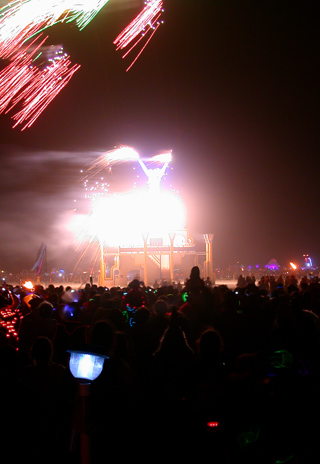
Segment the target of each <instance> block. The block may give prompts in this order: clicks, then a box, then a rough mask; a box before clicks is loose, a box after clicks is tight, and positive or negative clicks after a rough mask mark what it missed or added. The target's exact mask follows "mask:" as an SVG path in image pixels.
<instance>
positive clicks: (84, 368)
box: [69, 352, 105, 381]
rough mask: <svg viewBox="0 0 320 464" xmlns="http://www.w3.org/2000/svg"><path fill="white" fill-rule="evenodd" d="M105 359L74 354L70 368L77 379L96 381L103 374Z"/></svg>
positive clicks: (84, 354) (90, 355) (72, 354)
mask: <svg viewBox="0 0 320 464" xmlns="http://www.w3.org/2000/svg"><path fill="white" fill-rule="evenodd" d="M104 359H105V358H104V357H102V356H97V355H92V354H86V353H76V352H72V353H71V356H70V361H69V366H70V371H71V374H72V375H73V376H74V377H75V378H76V379H86V380H91V381H92V380H95V379H96V378H97V377H98V376H99V375H100V374H101V372H102V368H103V363H104Z"/></svg>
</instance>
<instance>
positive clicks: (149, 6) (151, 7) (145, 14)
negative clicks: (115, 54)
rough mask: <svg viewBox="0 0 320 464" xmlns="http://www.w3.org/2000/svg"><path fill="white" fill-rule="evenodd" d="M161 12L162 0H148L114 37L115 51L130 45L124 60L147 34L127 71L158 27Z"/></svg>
mask: <svg viewBox="0 0 320 464" xmlns="http://www.w3.org/2000/svg"><path fill="white" fill-rule="evenodd" d="M162 12H163V1H162V0H148V1H146V2H145V7H144V8H143V10H142V11H141V12H140V13H139V14H138V15H137V16H136V17H135V19H134V20H133V21H131V23H130V24H129V25H128V26H127V27H126V28H125V29H124V30H123V31H122V32H121V33H120V34H119V35H118V36H117V37H116V39H115V40H114V42H113V43H114V45H116V50H119V49H121V50H123V49H124V48H126V47H128V46H129V45H130V44H131V48H129V50H128V51H127V52H126V53H124V55H123V56H122V58H125V57H126V56H127V55H128V54H129V53H130V52H131V51H132V50H133V49H134V48H135V47H136V46H137V45H138V44H139V43H140V42H141V41H142V40H143V39H144V38H145V37H146V36H147V34H149V36H148V39H147V40H146V42H145V44H144V45H143V46H142V47H141V49H140V51H139V53H138V54H137V56H136V57H135V59H134V60H133V61H132V62H131V64H130V66H129V67H128V68H127V69H126V71H129V69H130V68H131V67H132V66H133V64H134V63H135V62H136V61H137V59H138V57H139V56H140V55H141V53H142V52H143V50H144V49H145V48H146V46H147V45H148V43H149V42H150V40H151V38H152V37H153V35H154V33H155V32H156V30H157V29H158V27H159V26H160V24H161V22H160V21H159V19H160V16H161V14H162Z"/></svg>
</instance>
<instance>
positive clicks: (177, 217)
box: [70, 189, 185, 247]
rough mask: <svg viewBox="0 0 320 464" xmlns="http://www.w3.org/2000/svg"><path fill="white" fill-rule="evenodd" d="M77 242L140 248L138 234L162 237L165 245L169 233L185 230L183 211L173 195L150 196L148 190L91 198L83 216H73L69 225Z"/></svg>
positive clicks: (179, 201) (140, 236) (179, 200)
mask: <svg viewBox="0 0 320 464" xmlns="http://www.w3.org/2000/svg"><path fill="white" fill-rule="evenodd" d="M70 227H71V229H73V230H74V232H75V234H76V233H77V237H78V240H79V241H80V242H83V241H85V240H89V241H98V242H99V243H101V244H104V245H107V246H111V247H112V246H115V247H117V246H121V247H130V246H137V247H140V246H143V238H142V232H146V231H147V232H149V237H157V238H161V237H162V238H163V244H164V245H168V244H169V237H168V234H169V232H171V231H173V230H182V229H184V227H185V209H184V205H183V202H182V200H181V199H180V197H179V196H178V195H176V194H174V193H169V192H160V193H156V194H154V195H153V194H152V192H151V191H150V190H149V189H142V190H139V191H129V192H126V193H122V194H114V195H105V196H101V197H100V196H98V197H96V198H94V199H92V203H91V212H90V214H88V215H87V216H85V215H83V216H81V217H79V215H78V216H75V217H74V221H73V223H72V224H70Z"/></svg>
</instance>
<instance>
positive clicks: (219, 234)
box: [0, 0, 320, 272]
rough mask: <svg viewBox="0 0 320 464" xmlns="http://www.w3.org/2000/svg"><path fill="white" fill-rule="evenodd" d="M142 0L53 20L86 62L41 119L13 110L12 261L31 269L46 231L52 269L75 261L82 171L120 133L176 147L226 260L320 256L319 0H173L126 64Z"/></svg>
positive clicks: (6, 196) (0, 134) (70, 49)
mask: <svg viewBox="0 0 320 464" xmlns="http://www.w3.org/2000/svg"><path fill="white" fill-rule="evenodd" d="M122 7H123V8H122ZM141 7H142V2H139V1H135V2H131V3H130V2H129V0H126V1H124V0H122V1H121V0H119V1H118V0H110V3H109V4H107V5H106V6H105V7H104V8H103V10H102V11H101V12H100V13H99V15H98V16H97V17H96V18H95V19H94V20H93V21H92V22H91V23H90V24H89V26H87V27H86V28H85V29H84V30H83V31H81V32H80V31H79V30H78V29H77V27H76V25H75V24H69V25H66V24H64V25H57V26H54V27H52V28H51V29H49V30H48V34H49V39H48V44H49V43H50V44H51V43H52V44H62V45H63V47H64V50H65V51H66V52H67V53H68V54H69V55H70V59H71V61H72V62H73V63H78V64H81V68H80V70H79V71H78V72H77V73H76V74H75V75H74V76H73V78H72V79H71V81H70V82H69V84H68V85H67V86H66V87H65V88H64V89H63V90H62V91H61V93H60V94H59V95H58V96H57V97H56V99H55V100H54V101H53V102H52V103H51V104H50V105H49V107H48V108H47V109H46V110H45V112H44V113H43V114H42V115H41V116H40V118H39V119H38V120H37V121H36V122H35V123H34V124H33V126H32V127H31V128H29V129H26V130H25V131H21V130H20V128H19V127H17V128H15V129H13V128H12V125H13V122H12V120H11V118H10V114H1V115H0V138H1V142H0V157H1V169H0V182H1V209H0V212H1V228H0V243H1V250H0V267H1V268H4V269H7V270H11V271H14V272H15V271H16V270H22V269H30V268H31V267H32V265H33V264H34V262H35V259H36V255H37V252H38V249H39V247H40V245H41V243H42V242H44V243H46V244H47V247H48V266H49V269H48V270H49V271H50V268H51V267H58V268H66V269H70V270H72V268H73V266H74V264H75V263H76V262H77V259H78V256H77V252H76V250H75V246H74V243H73V237H72V235H71V234H70V232H68V230H66V228H65V224H66V220H67V218H68V215H69V214H71V213H70V211H72V209H73V208H74V199H75V198H80V197H81V189H82V186H81V182H79V178H80V174H79V172H80V170H81V169H82V168H83V167H84V166H86V165H88V163H89V164H90V163H92V162H94V161H95V159H96V158H97V157H98V156H99V155H101V154H102V153H103V152H104V151H107V150H110V149H111V148H113V146H114V145H118V144H125V145H130V146H132V147H134V148H135V149H136V150H137V151H138V152H139V153H140V154H141V156H146V157H147V156H151V155H154V154H157V153H159V152H160V151H161V150H163V149H169V148H171V149H172V153H173V161H172V163H171V165H170V169H169V170H168V176H170V181H171V182H172V184H173V185H174V187H175V188H176V189H177V190H179V192H180V194H181V196H182V198H183V199H184V201H185V205H186V208H187V210H188V214H187V224H186V227H187V228H188V229H189V231H190V234H191V236H193V237H194V238H195V241H196V242H199V243H200V242H201V243H202V242H203V238H202V234H203V233H213V234H214V241H213V258H214V266H215V267H225V266H228V265H229V264H233V263H236V262H240V263H241V264H244V265H252V266H255V265H257V264H259V265H261V266H262V265H265V264H266V263H267V262H268V261H269V260H271V259H272V258H274V259H276V260H277V261H278V262H279V263H280V265H282V266H288V265H289V262H290V261H293V262H295V263H297V264H302V261H303V254H306V253H308V254H309V255H310V256H311V257H312V260H313V263H314V265H316V266H318V265H319V261H320V245H319V238H318V235H319V225H320V224H319V210H320V208H319V206H320V205H319V201H320V196H319V193H320V191H319V180H318V177H319V158H318V157H319V145H320V144H319V82H320V79H319V77H320V76H319V48H318V44H319V43H320V42H319V14H318V11H317V7H316V2H308V1H294V0H292V1H287V0H281V1H279V0H278V1H268V2H266V1H260V2H257V1H249V0H241V1H240V0H237V1H235V0H230V1H229V0H224V1H221V0H217V1H213V0H164V8H165V11H164V13H163V20H164V23H163V24H162V25H161V26H160V28H159V30H158V31H157V32H156V33H155V35H154V37H153V38H152V40H151V41H150V43H149V45H148V46H147V47H146V49H145V51H144V52H143V53H142V55H141V56H140V58H139V59H138V60H137V62H136V63H135V64H134V66H133V67H132V68H131V69H130V70H129V72H126V68H127V66H128V65H129V64H130V59H122V53H121V52H120V51H116V50H115V45H114V44H113V40H114V39H115V37H116V36H117V35H118V34H119V33H120V32H121V31H122V29H123V28H124V27H125V26H126V25H127V24H128V23H129V22H130V21H131V20H132V19H133V18H134V17H135V15H136V14H137V13H138V12H139V11H140V9H141ZM133 56H134V54H133ZM2 67H3V66H2ZM171 168H172V169H171ZM119 169H120V168H119ZM119 169H118V170H116V173H117V175H118V177H119V176H120V175H121V173H120V170H119ZM125 170H126V169H124V171H125ZM123 175H125V174H123ZM140 209H141V211H142V213H143V205H140ZM124 214H125V212H124Z"/></svg>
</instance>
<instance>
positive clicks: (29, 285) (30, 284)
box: [23, 280, 33, 290]
mask: <svg viewBox="0 0 320 464" xmlns="http://www.w3.org/2000/svg"><path fill="white" fill-rule="evenodd" d="M23 286H24V287H25V288H27V289H28V290H32V289H33V283H32V282H31V280H27V281H26V282H25V283H24V284H23Z"/></svg>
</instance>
